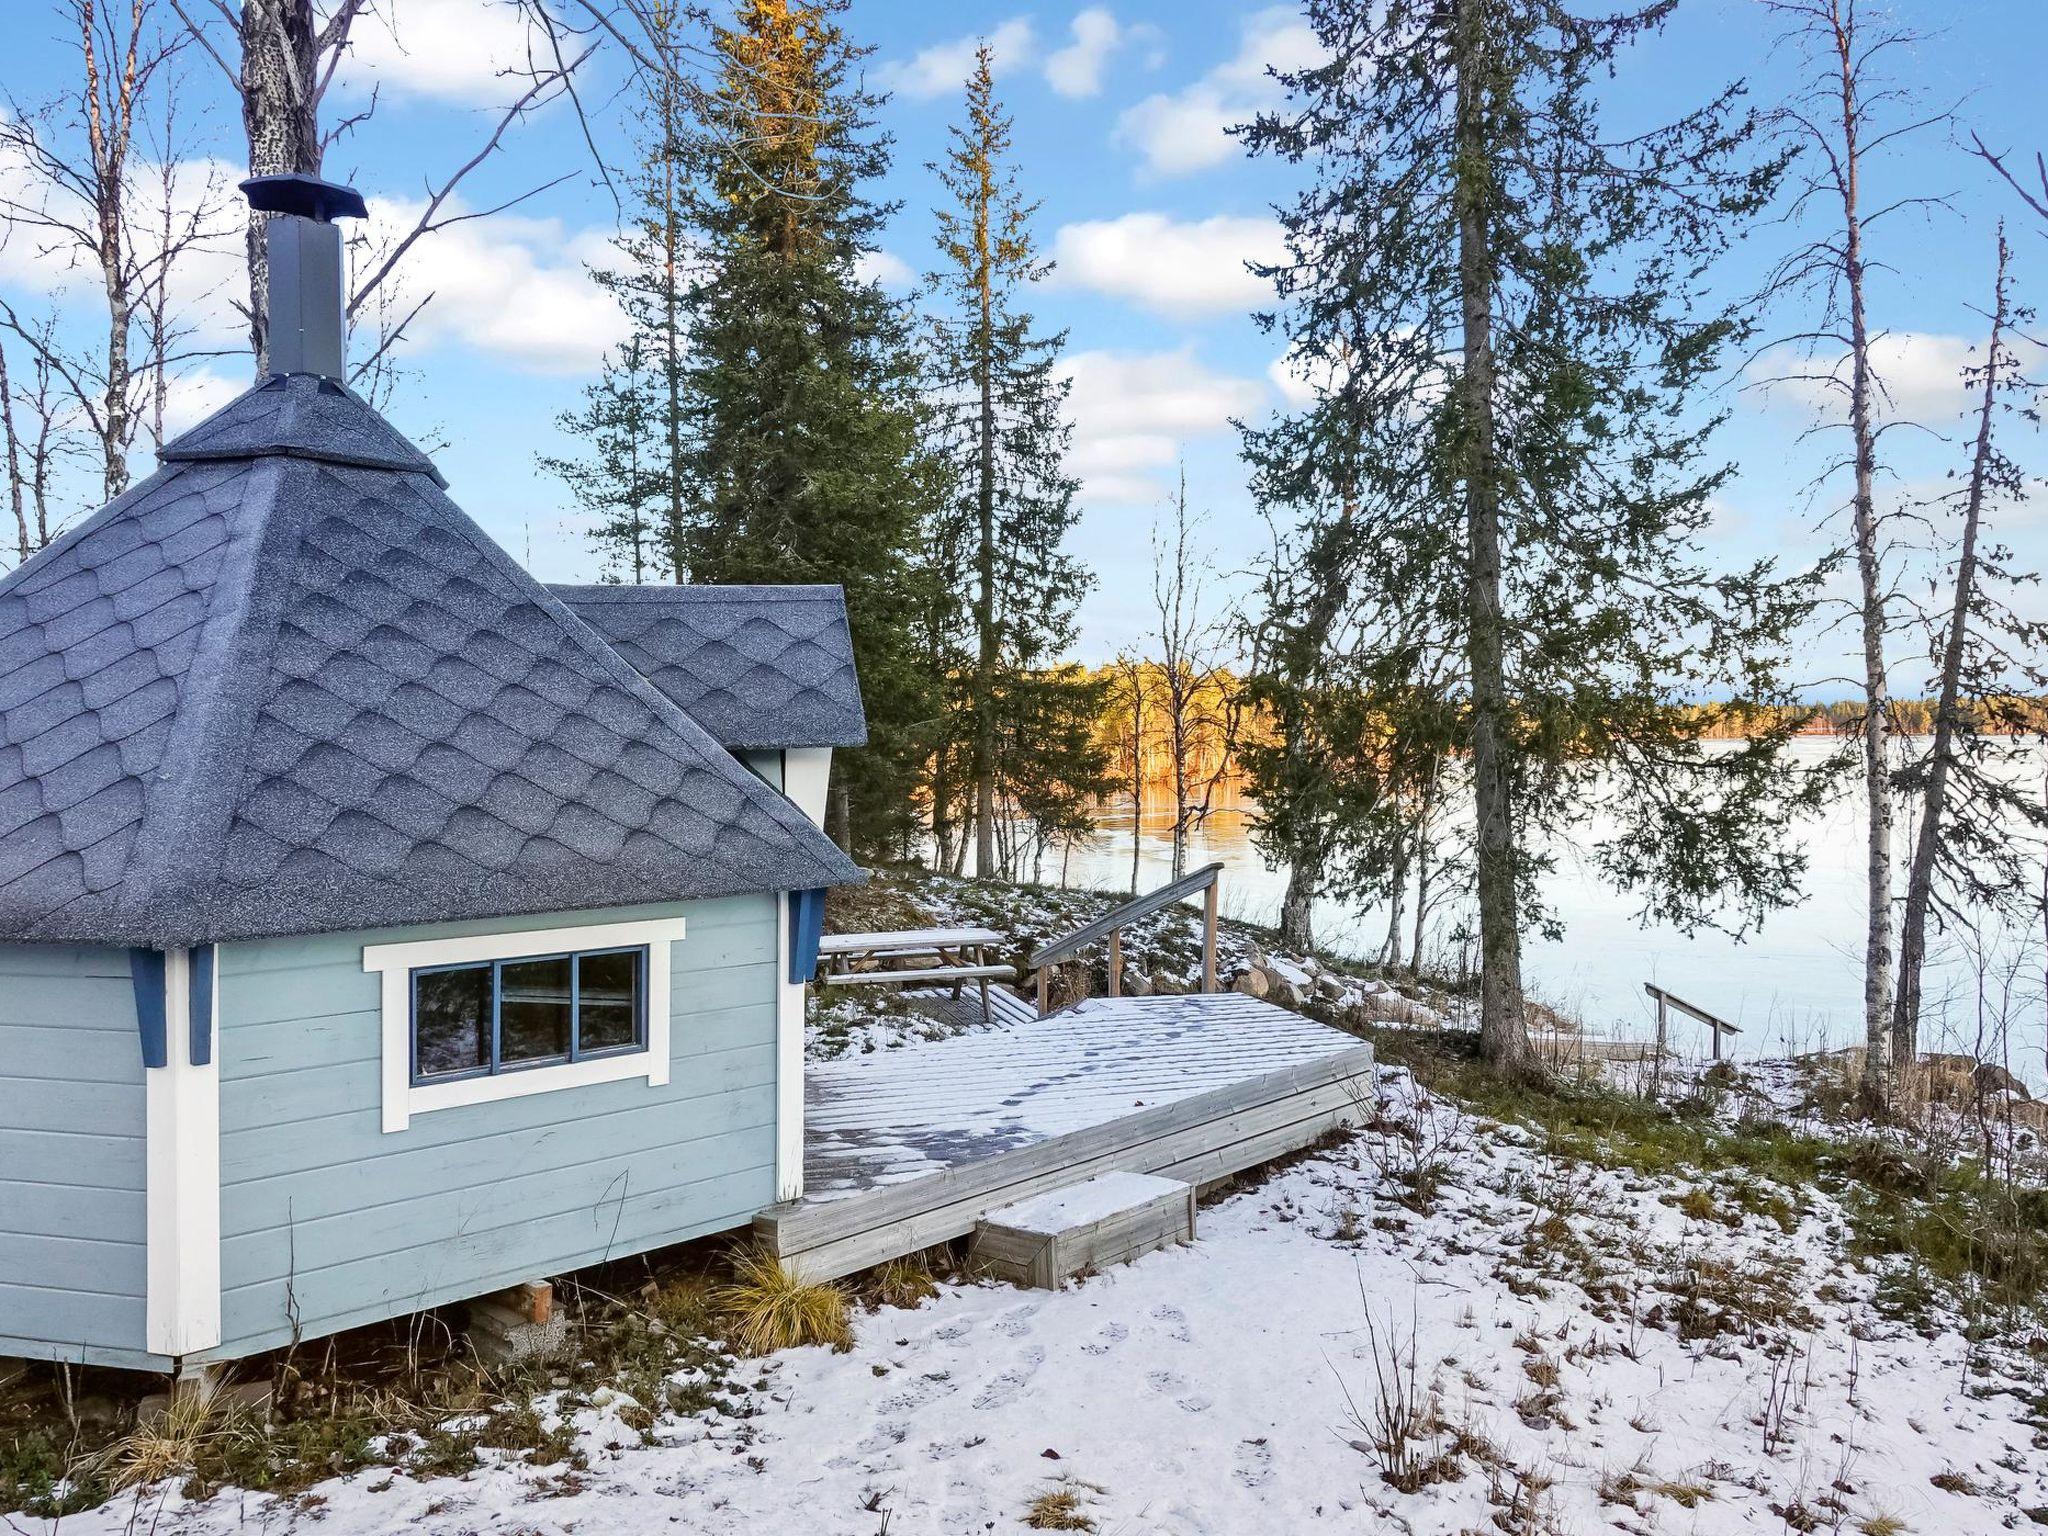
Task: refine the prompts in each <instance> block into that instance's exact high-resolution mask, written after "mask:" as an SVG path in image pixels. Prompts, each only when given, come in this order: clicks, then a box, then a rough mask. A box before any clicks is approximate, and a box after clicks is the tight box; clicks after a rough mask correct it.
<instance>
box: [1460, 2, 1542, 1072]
mask: <svg viewBox="0 0 2048 1536" xmlns="http://www.w3.org/2000/svg"><path fill="white" fill-rule="evenodd" d="M1485 10H1486V0H1461V3H1460V4H1459V6H1458V19H1457V28H1456V32H1455V34H1454V40H1453V45H1452V46H1453V53H1454V56H1455V67H1456V70H1457V81H1458V97H1457V130H1456V138H1457V152H1458V161H1459V164H1458V169H1457V181H1456V185H1455V187H1454V189H1453V194H1452V201H1453V207H1454V209H1455V213H1456V217H1457V223H1458V286H1459V290H1460V299H1461V309H1462V318H1463V322H1464V368H1463V370H1462V372H1461V373H1460V376H1459V379H1458V390H1459V393H1460V396H1461V404H1462V406H1463V412H1464V418H1465V419H1464V440H1463V442H1462V444H1461V445H1460V447H1461V452H1462V455H1463V458H1464V463H1463V465H1462V466H1461V467H1462V470H1463V473H1462V476H1461V478H1462V479H1463V480H1464V482H1465V538H1466V545H1467V556H1466V558H1467V561H1468V565H1467V574H1466V629H1467V633H1466V642H1465V660H1466V665H1467V666H1468V668H1469V669H1470V671H1471V678H1472V788H1473V801H1474V807H1475V809H1476V811H1477V814H1478V837H1477V861H1476V862H1477V865H1478V871H1477V874H1478V879H1477V885H1478V896H1479V956H1480V967H1479V1054H1480V1056H1481V1057H1482V1058H1483V1059H1484V1060H1485V1061H1487V1062H1489V1063H1490V1064H1491V1065H1493V1066H1494V1067H1495V1068H1496V1069H1498V1070H1501V1071H1504V1072H1511V1073H1521V1072H1526V1071H1528V1070H1530V1068H1531V1064H1532V1063H1531V1055H1530V1050H1529V1031H1528V1026H1527V1023H1526V1022H1525V1020H1524V1018H1523V1012H1522V936H1521V929H1520V911H1519V902H1518V893H1517V891H1516V878H1515V876H1516V851H1515V826H1514V804H1513V775H1512V769H1511V766H1510V762H1509V754H1510V750H1511V749H1510V746H1509V742H1508V739H1507V738H1508V731H1509V704H1508V696H1507V676H1506V662H1505V645H1506V636H1505V624H1504V621H1503V618H1502V613H1501V537H1500V486H1499V483H1498V462H1497V448H1496V445H1495V441H1494V420H1493V410H1494V400H1493V392H1494V358H1493V297H1494V293H1493V289H1494V271H1493V255H1492V251H1491V250H1490V249H1489V247H1488V243H1487V238H1488V231H1487V221H1486V210H1485V202H1486V195H1487V180H1488V175H1487V170H1486V166H1487V163H1488V160H1489V158H1490V154H1491V146H1490V144H1489V143H1488V141H1487V129H1486V122H1485V112H1486V106H1485V92H1486V89H1487V77H1488V73H1489V64H1488V60H1487V57H1486V32H1485Z"/></svg>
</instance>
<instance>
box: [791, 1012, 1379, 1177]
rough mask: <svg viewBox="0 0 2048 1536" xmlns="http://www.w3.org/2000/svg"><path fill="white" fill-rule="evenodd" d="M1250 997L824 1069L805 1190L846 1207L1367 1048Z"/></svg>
mask: <svg viewBox="0 0 2048 1536" xmlns="http://www.w3.org/2000/svg"><path fill="white" fill-rule="evenodd" d="M1358 1045H1359V1041H1358V1038H1357V1037H1356V1036H1354V1035H1348V1034H1345V1033H1344V1032H1343V1031H1342V1030H1337V1029H1332V1028H1331V1027H1330V1026H1329V1025H1327V1024H1318V1023H1317V1022H1315V1021H1314V1020H1313V1019H1305V1018H1303V1017H1301V1016H1300V1015H1299V1014H1294V1013H1289V1012H1287V1011H1286V1010H1285V1009H1281V1008H1275V1007H1273V1006H1272V1005H1271V1004H1269V1003H1262V1002H1259V1001H1258V1000H1257V999H1255V998H1250V997H1245V996H1242V995H1240V994H1238V993H1230V992H1222V993H1211V994H1207V995H1200V994H1198V995H1194V996H1183V997H1122V998H1095V999H1092V1000H1090V1001H1088V1002H1084V1003H1081V1004H1079V1005H1077V1006H1076V1007H1073V1008H1070V1009H1068V1010H1066V1011H1065V1012H1062V1013H1057V1014H1054V1015H1052V1016H1051V1017H1049V1018H1044V1019H1031V1020H1028V1021H1023V1022H1018V1023H1015V1024H1010V1025H1006V1026H1003V1027H1001V1028H997V1029H991V1030H984V1031H981V1032H979V1033H975V1034H968V1035H956V1036H954V1037H952V1038H949V1039H944V1040H932V1041H926V1042H923V1043H920V1044H915V1045H906V1046H904V1047H902V1048H900V1049H898V1050H893V1051H886V1052H877V1053H875V1054H873V1055H868V1056H858V1057H849V1058H843V1059H841V1060H838V1061H831V1062H824V1063H818V1064H814V1065H812V1066H811V1067H810V1068H809V1070H808V1072H807V1073H806V1081H805V1085H804V1123H805V1150H804V1191H805V1198H806V1200H809V1201H822V1200H833V1199H843V1198H844V1197H846V1196H848V1195H852V1194H857V1193H859V1192H860V1191H862V1190H864V1189H872V1188H875V1187H876V1186H878V1185H884V1184H900V1183H903V1182H905V1181H907V1180H910V1179H916V1178H921V1177H923V1176H925V1175H927V1174H933V1173H938V1172H941V1171H943V1170H945V1169H947V1168H952V1167H956V1166H958V1165H959V1164H962V1163H969V1162H978V1161H981V1160H983V1159H985V1158H989V1157H994V1156H996V1155H998V1154H999V1153H1003V1152H1010V1151H1014V1150H1016V1149H1017V1148H1019V1147H1028V1146H1031V1145H1034V1144H1035V1143H1037V1142H1041V1141H1045V1140H1048V1139H1049V1138H1051V1137H1054V1136H1063V1135H1066V1134H1068V1133H1069V1132H1072V1131H1079V1130H1085V1129H1087V1128H1088V1127H1090V1126H1095V1125H1101V1124H1103V1123H1105V1122H1107V1121H1111V1120H1115V1119H1118V1118H1120V1117H1121V1116H1124V1115H1129V1114H1133V1113H1135V1112H1137V1111H1138V1110H1141V1109H1152V1108H1156V1107H1158V1106H1159V1105H1163V1104H1171V1103H1174V1102H1176V1101H1178V1100H1181V1099H1187V1098H1192V1097H1194V1096H1195V1095H1197V1094H1201V1093H1207V1092H1209V1091H1211V1090H1212V1089H1217V1088H1223V1087H1227V1086H1229V1085H1230V1084H1233V1083H1239V1082H1246V1081H1249V1080H1251V1079H1253V1078H1256V1077H1260V1076H1263V1075H1265V1074H1266V1073H1269V1072H1279V1071H1283V1070H1285V1069H1287V1068H1290V1067H1297V1066H1303V1065H1306V1064H1308V1063H1311V1062H1314V1061H1317V1060H1320V1059H1322V1058H1324V1057H1328V1056H1334V1055H1339V1054H1341V1053H1343V1052H1345V1051H1349V1050H1355V1049H1356V1048H1357V1047H1358Z"/></svg>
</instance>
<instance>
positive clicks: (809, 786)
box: [782, 747, 832, 827]
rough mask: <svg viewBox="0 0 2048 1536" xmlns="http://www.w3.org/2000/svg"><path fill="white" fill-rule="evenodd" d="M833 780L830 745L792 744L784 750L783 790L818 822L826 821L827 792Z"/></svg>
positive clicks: (818, 823) (812, 820) (813, 822)
mask: <svg viewBox="0 0 2048 1536" xmlns="http://www.w3.org/2000/svg"><path fill="white" fill-rule="evenodd" d="M831 783H832V749H831V748H830V747H788V748H785V749H784V751H783V754H782V792H783V793H784V794H785V795H787V796H789V798H790V799H791V800H793V801H794V802H795V803H796V808H797V809H798V810H800V811H802V812H803V813H804V814H805V815H806V816H808V817H810V818H811V822H812V824H813V825H815V826H819V827H822V826H824V825H825V798H826V796H825V792H826V790H827V789H828V788H829V787H830V785H831Z"/></svg>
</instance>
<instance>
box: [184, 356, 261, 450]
mask: <svg viewBox="0 0 2048 1536" xmlns="http://www.w3.org/2000/svg"><path fill="white" fill-rule="evenodd" d="M236 361H240V362H242V363H244V364H245V365H246V364H247V361H248V359H247V358H246V357H244V358H241V359H232V358H221V359H219V360H218V361H216V362H214V363H212V364H209V365H208V366H206V367H203V368H198V369H194V370H193V371H192V372H191V373H187V374H183V375H181V376H179V377H177V378H174V379H172V380H171V382H170V387H169V388H168V389H166V390H165V391H164V436H165V437H167V438H168V437H175V436H177V435H178V434H179V433H180V432H183V431H185V430H186V429H188V428H190V427H196V426H198V425H199V423H200V422H202V421H204V420H206V418H207V417H209V416H211V415H212V414H213V413H214V412H215V411H217V410H219V409H220V408H221V407H222V406H224V405H226V404H227V403H228V402H229V401H230V400H232V399H234V398H235V396H237V395H239V394H240V393H241V392H242V391H243V390H245V389H247V388H248V387H249V385H250V384H251V383H252V382H254V381H253V379H252V378H251V376H250V371H249V369H248V368H247V367H246V366H244V368H243V369H242V371H240V372H238V373H233V374H229V373H223V372H220V371H218V370H220V369H223V368H233V366H234V364H235V362H236Z"/></svg>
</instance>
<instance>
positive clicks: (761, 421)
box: [676, 0, 939, 848]
mask: <svg viewBox="0 0 2048 1536" xmlns="http://www.w3.org/2000/svg"><path fill="white" fill-rule="evenodd" d="M845 9H846V3H845V0H742V3H741V5H740V6H739V9H738V13H737V15H736V16H735V18H734V20H733V22H732V23H731V24H730V25H729V26H723V27H717V28H714V30H713V36H712V41H713V47H714V48H715V49H716V51H717V53H718V55H719V56H720V58H721V59H722V61H723V65H722V69H721V73H720V76H719V79H718V81H717V83H716V86H715V87H714V88H713V89H712V90H710V91H709V92H707V93H706V94H705V97H704V99H703V100H702V101H700V102H699V103H697V104H696V112H697V123H696V125H695V128H694V130H693V132H692V135H691V137H690V139H689V141H688V143H687V144H686V146H685V147H684V150H683V157H684V166H683V169H684V170H685V171H686V172H687V173H688V174H687V176H686V177H685V178H684V180H683V183H682V190H681V194H680V195H681V198H682V207H683V218H682V222H683V225H684V228H685V230H686V232H687V234H688V235H689V237H690V239H689V241H688V248H689V249H690V251H691V254H692V260H691V262H690V264H689V267H688V269H687V270H686V271H685V273H684V274H683V287H682V291H681V296H680V301H679V302H680V308H681V310H682V313H683V315H684V317H685V325H684V330H685V332H686V333H687V335H688V338H689V349H688V351H687V353H686V354H685V356H684V358H683V360H682V363H681V368H680V379H681V387H680V390H679V394H680V401H681V437H682V443H681V451H680V454H679V457H678V463H679V467H680V469H681V471H682V478H683V486H682V493H681V507H680V513H679V528H678V531H677V536H676V543H677V549H678V560H677V564H678V566H679V567H680V568H681V569H683V570H685V571H687V572H688V574H689V577H690V579H692V580H695V581H706V582H736V583H737V582H829V583H838V584H840V585H841V586H843V587H844V588H845V590H846V602H847V611H848V617H849V619H850V621H851V624H852V629H853V644H854V655H855V661H856V664H857V665H858V667H859V670H860V680H861V691H862V696H863V698H864V700H865V703H866V706H867V716H868V731H869V742H868V745H867V747H865V748H864V749H861V750H859V751H856V752H852V753H848V754H847V755H846V758H845V760H844V762H843V765H842V767H841V769H840V771H838V772H837V773H835V775H834V780H835V803H834V806H833V809H832V815H831V825H832V828H833V830H834V831H835V833H837V834H839V835H841V836H843V837H846V838H847V839H849V840H850V841H851V842H852V843H853V844H855V845H856V846H860V847H869V848H878V847H891V848H893V847H900V846H901V844H902V842H903V840H904V838H905V836H906V829H907V827H908V826H909V824H910V822H911V818H912V815H913V803H914V794H915V792H916V788H917V784H918V779H919V772H920V768H919V765H920V763H921V761H922V759H923V758H924V757H925V756H926V755H927V754H928V752H929V749H930V743H929V741H928V740H922V739H921V734H920V733H921V731H922V730H923V726H924V722H927V721H928V720H929V719H930V718H931V714H932V709H933V704H932V701H931V682H930V679H929V678H928V676H927V675H926V673H925V671H924V668H923V666H922V664H921V661H920V652H919V649H918V647H917V646H916V645H915V643H914V633H913V630H914V626H915V624H916V621H917V616H918V615H919V613H920V612H921V611H922V610H923V606H924V604H923V598H922V594H921V592H920V590H919V584H920V582H921V580H922V579H923V577H922V574H921V569H920V567H919V566H918V565H917V564H916V563H915V562H914V561H913V560H912V558H911V551H912V548H913V545H914V543H915V542H916V540H917V538H918V536H919V532H920V529H921V527H922V526H923V524H924V522H925V520H926V519H927V517H928V516H929V514H930V512H931V510H932V508H933V505H934V502H935V497H936V494H937V491H938V486H939V479H938V475H937V471H936V466H935V465H934V464H933V463H932V462H931V460H930V458H929V456H928V455H927V454H926V453H925V452H924V451H923V448H922V446H921V434H922V429H923V417H922V404H921V401H920V398H919V394H918V390H917V382H918V371H917V366H916V361H915V357H914V352H913V348H912V346H911V338H910V334H909V322H908V319H907V317H906V316H905V315H904V313H903V312H902V311H901V309H900V308H899V307H898V306H897V305H895V304H893V303H892V302H891V301H890V300H889V299H888V297H887V296H886V295H884V294H883V293H882V291H881V290H880V289H879V287H877V286H876V284H875V283H873V282H872V281H869V280H866V279H864V278H863V277H861V276H860V274H859V273H858V271H857V270H856V263H857V262H858V260H859V258H860V257H861V256H862V255H863V254H864V253H865V252H867V251H869V250H870V249H872V248H873V247H874V245H875V242H876V240H877V238H878V237H879V234H880V231H881V229H882V226H883V224H884V222H885V220H886V219H887V217H888V215H889V213H890V212H891V207H890V206H889V205H886V204H879V203H876V202H875V201H873V200H872V198H871V196H870V194H869V190H868V189H869V188H870V187H872V186H873V185H874V184H875V182H876V181H877V179H878V178H879V177H880V176H881V175H882V174H883V172H884V171H885V170H886V169H887V167H888V160H889V141H888V139H887V137H886V136H884V135H881V134H879V133H877V132H876V131H875V129H874V127H873V114H874V112H875V109H876V107H877V106H878V105H879V101H878V98H876V97H875V96H873V95H871V94H870V93H869V92H868V91H867V90H866V88H865V87H864V86H863V85H861V84H860V83H859V79H858V76H857V74H856V68H857V66H858V65H859V63H860V61H861V60H862V58H864V57H865V55H866V52H867V50H866V49H863V48H861V47H858V46H856V45H855V44H854V43H852V42H851V41H850V40H849V39H848V38H847V36H846V34H845V32H844V31H843V30H842V29H841V27H840V26H839V25H838V20H837V18H838V17H839V16H840V15H841V14H842V13H843V12H844V11H845Z"/></svg>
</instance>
